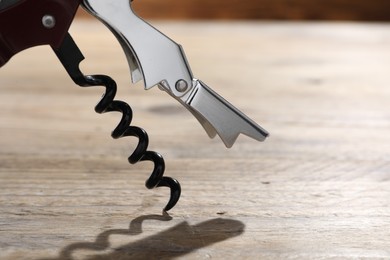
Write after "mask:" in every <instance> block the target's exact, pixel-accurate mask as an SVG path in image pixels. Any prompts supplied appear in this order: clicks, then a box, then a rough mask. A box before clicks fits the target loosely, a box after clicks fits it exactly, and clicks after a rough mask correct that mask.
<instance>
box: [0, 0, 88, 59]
mask: <svg viewBox="0 0 390 260" xmlns="http://www.w3.org/2000/svg"><path fill="white" fill-rule="evenodd" d="M80 2H81V0H20V1H19V2H17V3H16V4H13V5H11V6H10V7H8V8H5V9H2V10H0V67H1V66H3V65H4V64H5V63H6V62H7V61H8V60H9V59H10V58H11V57H12V56H13V55H15V54H16V53H18V52H20V51H22V50H25V49H27V48H30V47H34V46H38V45H46V44H48V45H51V46H52V47H53V48H58V47H59V46H60V44H61V42H62V41H63V39H64V37H65V35H66V34H67V32H68V29H69V27H70V24H71V23H72V21H73V18H74V15H75V13H76V11H77V8H78V6H79V4H80Z"/></svg>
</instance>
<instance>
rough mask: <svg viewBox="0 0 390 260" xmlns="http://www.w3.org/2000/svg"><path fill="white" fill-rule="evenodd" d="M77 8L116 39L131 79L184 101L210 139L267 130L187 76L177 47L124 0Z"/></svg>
mask: <svg viewBox="0 0 390 260" xmlns="http://www.w3.org/2000/svg"><path fill="white" fill-rule="evenodd" d="M82 5H83V7H84V8H85V9H86V10H87V11H88V12H89V13H91V14H92V15H94V16H95V17H97V18H98V19H99V20H101V21H102V22H103V23H104V24H105V25H106V26H107V27H108V28H109V29H110V30H111V31H112V32H113V34H114V35H115V36H116V37H117V39H118V41H119V42H120V44H121V46H122V48H123V50H124V52H125V54H126V57H127V60H128V63H129V66H130V70H131V75H132V81H133V83H135V82H138V81H139V80H142V79H143V81H144V85H145V89H150V88H152V87H153V86H156V85H158V86H159V88H160V89H162V90H165V91H166V92H167V93H168V94H170V95H171V96H172V97H174V98H175V99H176V100H178V101H179V102H180V103H181V104H182V105H184V106H185V107H186V108H187V109H188V110H189V111H190V112H191V113H192V114H193V115H194V116H195V117H196V118H197V120H198V121H199V122H200V124H201V125H202V126H203V128H204V129H205V131H206V132H207V134H208V135H209V136H210V137H211V138H213V137H214V136H215V135H216V134H218V135H219V136H220V137H221V139H222V141H223V142H224V143H225V145H226V146H227V147H231V146H232V145H233V144H234V142H235V140H236V139H237V137H238V135H239V134H240V133H242V134H245V135H247V136H250V137H252V138H254V139H256V140H258V141H263V140H264V139H265V138H266V137H267V136H268V133H267V131H265V130H264V129H263V128H261V127H260V126H259V125H257V124H256V123H255V122H254V121H252V120H251V119H249V118H248V117H247V116H246V115H244V114H243V113H242V112H240V111H239V110H238V109H237V108H235V107H234V106H233V105H231V104H230V103H228V102H227V101H226V100H224V99H223V98H222V97H221V96H219V95H218V94H217V93H215V92H214V91H212V90H211V89H210V88H209V87H208V86H207V85H205V84H204V83H203V82H201V81H199V80H197V79H195V78H194V77H193V76H192V72H191V69H190V66H189V65H188V62H187V59H186V56H185V54H184V51H183V49H182V47H181V46H180V45H179V44H177V43H176V42H174V41H173V40H171V39H170V38H168V37H167V36H166V35H164V34H163V33H161V32H160V31H158V30H157V29H155V28H154V27H153V26H151V25H150V24H148V23H146V22H145V21H144V20H142V19H141V18H139V17H138V16H137V15H136V14H135V13H134V11H133V10H132V7H131V2H130V1H129V0H111V1H108V0H83V4H82Z"/></svg>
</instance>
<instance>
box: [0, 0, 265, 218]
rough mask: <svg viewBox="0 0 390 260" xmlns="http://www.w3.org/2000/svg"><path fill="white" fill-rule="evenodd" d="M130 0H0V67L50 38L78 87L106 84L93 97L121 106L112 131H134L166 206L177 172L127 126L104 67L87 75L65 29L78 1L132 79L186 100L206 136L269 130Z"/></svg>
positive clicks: (261, 135) (127, 115)
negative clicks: (168, 171) (109, 36)
mask: <svg viewBox="0 0 390 260" xmlns="http://www.w3.org/2000/svg"><path fill="white" fill-rule="evenodd" d="M131 2H132V1H129V0H0V67H2V66H3V65H4V64H5V63H6V62H7V61H8V60H9V59H10V58H11V57H12V56H13V55H15V54H16V53H18V52H20V51H22V50H24V49H27V48H30V47H34V46H37V45H50V46H51V47H52V49H53V50H54V52H55V53H56V55H57V57H58V59H59V60H60V61H61V63H62V65H63V66H64V68H65V69H66V71H67V72H68V74H69V76H70V77H71V78H72V80H73V81H74V82H75V83H76V84H78V85H80V86H81V87H93V86H103V87H105V89H106V91H105V93H104V95H103V97H102V99H101V100H100V102H99V103H98V104H97V105H96V107H95V111H96V112H97V113H106V112H112V111H116V112H120V113H121V114H122V118H121V120H120V122H119V124H118V125H117V127H116V128H115V129H114V130H113V132H112V133H111V136H112V137H113V138H115V139H116V138H121V137H126V136H133V137H136V138H138V140H139V141H138V144H137V146H136V148H135V150H134V152H133V153H132V154H131V155H130V157H129V158H128V161H129V163H131V164H134V163H137V162H139V161H145V160H146V161H152V162H153V163H154V169H153V171H152V173H151V176H150V177H149V179H148V180H147V181H146V187H147V188H149V189H152V188H155V187H162V186H164V187H169V188H170V191H171V194H170V199H169V201H168V203H167V205H166V206H165V208H164V210H166V211H168V210H170V209H171V208H172V207H174V206H175V204H176V203H177V201H178V200H179V198H180V194H181V188H180V184H179V182H178V181H177V180H175V179H173V178H171V177H166V176H163V174H164V170H165V163H164V159H163V157H162V156H161V155H160V154H159V153H157V152H153V151H148V150H147V148H148V143H149V138H148V135H147V133H146V131H145V130H144V129H142V128H139V127H136V126H132V125H130V124H131V121H132V117H133V115H132V109H131V108H130V106H129V105H128V104H127V103H125V102H123V101H119V100H114V98H115V95H116V90H117V86H116V83H115V81H114V80H113V79H111V78H110V77H109V76H106V75H84V74H83V73H82V72H81V71H80V68H79V64H80V62H81V61H82V60H83V59H84V56H83V55H82V53H81V51H80V50H79V48H78V47H77V45H76V43H75V42H74V40H73V39H72V37H71V36H70V35H69V33H68V29H69V27H70V25H71V23H72V21H73V19H74V16H75V13H76V11H77V9H78V7H79V6H80V5H81V6H82V7H83V8H84V9H85V10H86V11H87V12H89V13H90V14H92V15H93V16H94V17H96V18H97V19H99V20H100V21H101V22H102V23H103V24H105V25H106V26H107V27H108V28H109V30H110V31H111V32H112V33H113V34H114V35H115V36H116V38H117V39H118V41H119V43H120V44H121V46H122V48H123V51H124V53H125V55H126V58H127V61H128V64H129V67H130V73H131V76H132V81H133V83H136V82H138V81H140V80H143V82H144V85H145V89H150V88H152V87H154V86H158V87H159V89H161V90H163V91H165V92H166V93H168V94H169V95H170V96H172V97H173V98H174V99H176V100H177V101H178V102H179V103H181V104H182V105H183V106H184V107H185V108H187V109H188V110H189V111H190V112H191V113H192V114H193V115H194V117H195V118H196V119H197V120H198V121H199V123H200V124H201V125H202V126H203V128H204V130H205V131H206V133H207V134H208V135H209V136H210V137H211V138H213V137H215V136H216V135H218V136H219V137H220V138H221V140H222V141H223V143H224V144H225V146H226V147H228V148H229V147H231V146H232V145H233V144H234V142H235V141H236V139H237V137H238V136H239V134H241V133H242V134H244V135H247V136H249V137H251V138H253V139H255V140H258V141H263V140H265V138H266V137H267V136H268V132H267V131H266V130H264V129H263V128H261V127H260V126H259V125H258V124H256V123H255V122H254V121H253V120H251V119H250V118H248V117H247V116H246V115H244V114H243V113H242V112H241V111H239V110H238V109H237V108H235V107H234V106H233V105H231V104H230V103H229V102H227V101H226V100H225V99H223V98H222V97H221V96H219V95H218V94H217V93H216V92H214V91H213V90H212V89H211V88H209V87H208V86H207V85H206V84H205V83H203V82H202V81H200V80H198V79H196V78H194V77H193V75H192V72H191V69H190V66H189V64H188V62H187V59H186V56H185V54H184V50H183V49H182V47H181V46H180V45H179V44H177V43H176V42H174V41H173V40H171V39H170V38H168V37H167V36H165V35H164V34H163V33H161V32H160V31H158V30H157V29H155V28H154V27H152V26H151V25H150V24H148V23H147V22H145V21H144V20H142V19H141V18H139V17H138V16H137V15H136V14H135V13H134V11H133V9H132V4H131Z"/></svg>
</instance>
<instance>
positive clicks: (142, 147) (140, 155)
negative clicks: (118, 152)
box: [54, 34, 181, 211]
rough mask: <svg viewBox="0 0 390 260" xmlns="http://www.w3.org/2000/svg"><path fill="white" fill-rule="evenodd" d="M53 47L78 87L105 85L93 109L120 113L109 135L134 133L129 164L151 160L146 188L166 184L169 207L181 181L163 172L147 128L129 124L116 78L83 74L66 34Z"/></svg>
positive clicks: (130, 115) (129, 111)
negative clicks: (149, 149)
mask: <svg viewBox="0 0 390 260" xmlns="http://www.w3.org/2000/svg"><path fill="white" fill-rule="evenodd" d="M54 51H55V53H56V54H57V57H58V58H59V59H60V61H61V62H62V64H63V65H64V67H65V69H66V70H67V71H68V73H69V75H70V76H71V78H72V79H73V81H74V82H75V83H76V84H78V85H79V86H81V87H94V86H103V87H105V89H106V91H105V93H104V94H103V96H102V98H101V100H100V101H99V102H98V104H97V105H96V106H95V111H96V113H99V114H102V113H106V112H113V111H115V112H120V113H122V118H121V120H120V122H119V123H118V125H117V126H116V127H115V129H114V130H113V131H112V133H111V136H112V138H114V139H118V138H121V137H126V136H134V137H137V138H138V139H139V141H138V144H137V147H136V148H135V150H134V151H133V153H132V154H131V155H130V156H129V158H128V161H129V163H131V164H135V163H137V162H140V161H151V162H153V163H154V169H153V172H152V173H151V175H150V177H149V178H148V179H147V180H146V182H145V186H146V187H147V188H148V189H153V188H156V187H169V188H170V189H171V193H170V199H169V201H168V203H167V205H166V206H165V208H164V211H168V210H170V209H172V208H173V207H174V206H175V205H176V203H177V201H178V200H179V198H180V194H181V187H180V184H179V182H178V181H177V180H175V179H173V178H171V177H165V176H163V175H164V171H165V162H164V159H163V157H162V156H161V155H160V154H159V153H157V152H153V151H148V150H147V148H148V145H149V137H148V134H147V133H146V131H145V130H144V129H142V128H140V127H137V126H131V125H130V123H131V121H132V118H133V111H132V109H131V107H130V105H129V104H127V103H125V102H123V101H120V100H114V98H115V95H116V91H117V84H116V82H115V81H114V80H113V79H112V78H110V77H109V76H106V75H87V76H85V75H84V74H83V73H82V72H81V71H80V69H79V63H80V62H81V61H82V60H83V59H84V57H83V55H82V53H81V52H80V50H79V49H78V47H77V45H76V44H75V43H74V41H73V39H72V38H71V37H70V35H69V34H68V35H67V37H66V38H65V40H64V42H63V44H62V46H61V47H60V48H59V49H54Z"/></svg>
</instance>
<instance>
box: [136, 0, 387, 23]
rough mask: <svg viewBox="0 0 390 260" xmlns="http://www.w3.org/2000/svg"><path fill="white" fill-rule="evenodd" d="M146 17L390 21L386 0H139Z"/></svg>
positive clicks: (139, 9)
mask: <svg viewBox="0 0 390 260" xmlns="http://www.w3.org/2000/svg"><path fill="white" fill-rule="evenodd" d="M134 7H135V8H136V10H137V11H138V12H139V13H140V14H141V15H142V16H143V17H148V18H168V19H172V18H176V19H283V20H286V19H288V20H365V21H389V20H390V13H389V12H388V10H389V9H390V1H388V0H371V1H367V0H315V1H313V0H256V1H252V0H213V1H208V0H185V1H179V0H165V1H160V0H139V1H137V0H136V1H134Z"/></svg>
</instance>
